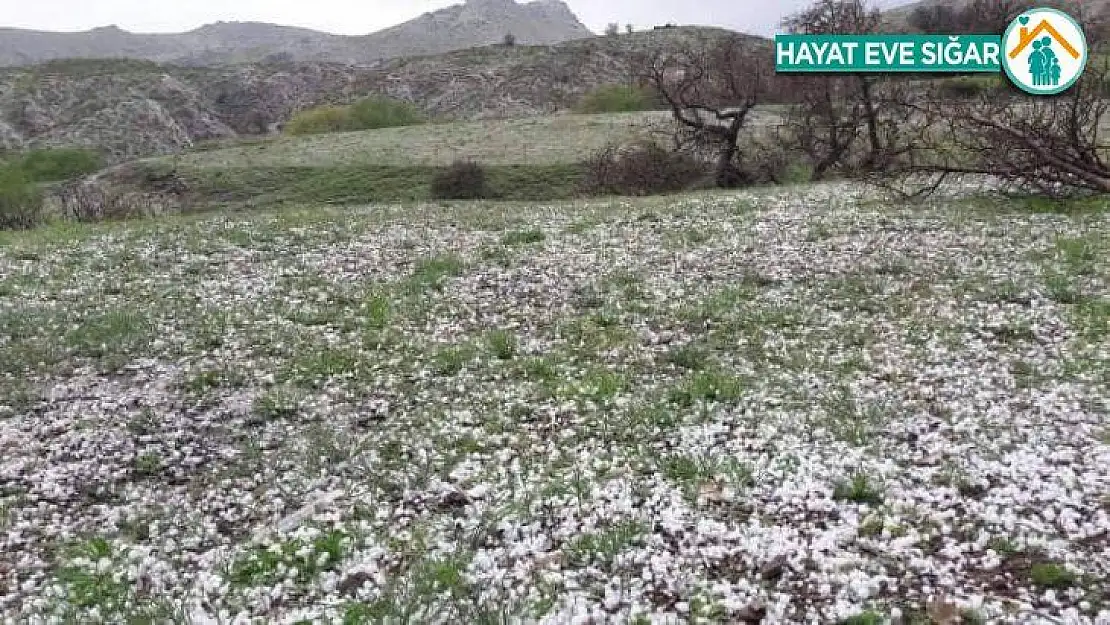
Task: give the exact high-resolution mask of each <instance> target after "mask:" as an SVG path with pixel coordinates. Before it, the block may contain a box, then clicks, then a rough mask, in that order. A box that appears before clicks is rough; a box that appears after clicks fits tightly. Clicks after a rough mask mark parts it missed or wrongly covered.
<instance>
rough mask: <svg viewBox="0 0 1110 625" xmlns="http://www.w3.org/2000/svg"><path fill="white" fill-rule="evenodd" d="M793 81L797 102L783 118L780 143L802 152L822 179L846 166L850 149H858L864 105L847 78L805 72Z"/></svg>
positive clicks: (851, 151) (817, 177)
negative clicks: (804, 74)
mask: <svg viewBox="0 0 1110 625" xmlns="http://www.w3.org/2000/svg"><path fill="white" fill-rule="evenodd" d="M793 82H794V83H795V84H794V85H792V89H791V91H792V92H793V93H794V94H795V97H797V98H798V99H799V102H798V103H797V104H795V105H794V106H791V107H790V109H789V110H788V112H787V114H786V116H785V118H784V120H783V127H782V129H781V138H782V143H783V144H785V145H787V146H789V147H791V148H794V149H797V150H799V151H800V152H801V153H803V154H805V156H806V158H808V159H809V162H810V164H811V166H812V167H813V179H814V180H821V179H822V178H825V177H826V176H827V175H828V174H830V173H831V172H832V171H833V170H834V169H836V168H843V167H845V166H847V165H848V162H849V161H850V159H851V157H852V154H853V151H858V150H855V148H857V147H858V144H859V141H860V138H861V135H862V126H863V123H862V122H863V109H862V107H861V106H860V104H859V101H858V99H856V98H855V97H854V94H853V93H852V90H853V87H854V83H853V82H852V80H851V79H849V78H843V77H837V76H807V77H804V78H799V79H796V80H794V81H793Z"/></svg>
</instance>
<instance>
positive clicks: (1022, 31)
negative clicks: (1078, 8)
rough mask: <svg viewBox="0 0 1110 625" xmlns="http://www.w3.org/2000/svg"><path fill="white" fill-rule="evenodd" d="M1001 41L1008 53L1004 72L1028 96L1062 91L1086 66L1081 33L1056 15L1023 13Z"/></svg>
mask: <svg viewBox="0 0 1110 625" xmlns="http://www.w3.org/2000/svg"><path fill="white" fill-rule="evenodd" d="M1031 24H1036V25H1035V26H1032V27H1030V25H1031ZM1003 39H1004V42H1003V43H1004V45H1005V46H1006V50H1007V51H1008V52H1007V54H1006V63H1005V69H1006V72H1007V73H1008V74H1010V77H1011V78H1013V79H1014V82H1015V83H1016V84H1017V85H1018V86H1019V87H1021V88H1022V89H1025V90H1026V91H1029V92H1031V93H1038V94H1045V95H1049V94H1053V93H1060V92H1061V91H1064V90H1065V89H1067V88H1068V87H1070V86H1071V85H1072V84H1074V82H1075V80H1076V79H1077V78H1078V77H1079V74H1080V73H1082V71H1083V68H1084V66H1085V65H1086V63H1087V42H1086V38H1085V37H1084V35H1083V29H1082V28H1081V27H1080V26H1079V24H1078V23H1077V22H1076V21H1075V20H1073V19H1072V18H1071V17H1070V16H1068V15H1066V14H1064V13H1061V12H1059V11H1055V10H1052V9H1035V10H1033V11H1031V12H1029V13H1026V14H1025V15H1022V16H1021V17H1019V18H1018V19H1017V20H1015V21H1014V23H1013V24H1012V25H1011V26H1010V29H1009V30H1008V31H1007V33H1006V36H1005V37H1004V38H1003Z"/></svg>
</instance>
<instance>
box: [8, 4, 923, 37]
mask: <svg viewBox="0 0 1110 625" xmlns="http://www.w3.org/2000/svg"><path fill="white" fill-rule="evenodd" d="M460 1H461V0H184V1H182V0H0V26H14V27H18V28H35V29H39V30H61V31H72V30H87V29H89V28H94V27H97V26H108V25H112V24H114V25H117V26H119V27H120V28H123V29H125V30H130V31H132V32H181V31H185V30H189V29H192V28H196V27H197V26H201V25H203V24H207V23H211V22H215V21H221V20H222V21H259V22H271V23H275V24H284V25H289V26H304V27H307V28H315V29H317V30H324V31H328V32H333V33H341V34H347V35H364V34H366V33H370V32H373V31H375V30H380V29H382V28H385V27H387V26H391V25H393V24H397V23H400V22H403V21H405V20H408V19H411V18H414V17H416V16H418V15H420V14H421V13H425V12H427V11H434V10H435V9H440V8H443V7H446V6H450V5H452V4H458V3H459V2H460ZM901 1H902V2H904V1H905V0H901ZM807 3H808V1H807V0H603V1H602V0H569V1H568V4H569V5H570V7H571V9H572V10H574V12H575V13H577V14H578V17H579V18H580V19H581V20H582V21H583V22H585V24H586V26H588V27H589V28H591V29H592V30H594V31H596V32H601V31H602V30H604V28H605V25H606V24H608V23H609V22H620V23H621V24H625V23H629V22H631V23H632V24H634V25H636V26H637V27H640V28H644V27H650V26H652V25H654V24H664V23H667V22H676V23H679V24H711V25H717V26H725V27H728V28H733V29H736V30H742V31H745V32H751V33H759V34H771V33H773V32H774V31H775V29H776V27H777V25H778V23H779V20H781V19H782V17H783V16H785V15H787V14H789V13H791V12H792V11H795V10H797V9H798V8H799V7H801V6H804V5H806V4H807ZM898 3H899V0H883V4H887V5H893V4H898Z"/></svg>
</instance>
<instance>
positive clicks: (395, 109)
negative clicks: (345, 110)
mask: <svg viewBox="0 0 1110 625" xmlns="http://www.w3.org/2000/svg"><path fill="white" fill-rule="evenodd" d="M424 121H425V120H424V116H423V115H421V114H420V111H418V110H416V107H415V106H413V105H412V104H409V103H408V102H401V101H400V100H391V99H390V98H386V97H382V96H371V97H369V98H366V99H365V100H360V101H359V102H356V103H355V104H354V105H352V106H351V123H352V124H354V126H355V129H356V130H373V129H375V128H395V127H397V126H414V125H416V124H422V123H424Z"/></svg>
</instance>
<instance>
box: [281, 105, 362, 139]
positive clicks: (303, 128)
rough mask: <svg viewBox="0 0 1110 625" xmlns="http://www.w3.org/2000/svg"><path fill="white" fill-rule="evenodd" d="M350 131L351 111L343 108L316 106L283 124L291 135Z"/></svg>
mask: <svg viewBox="0 0 1110 625" xmlns="http://www.w3.org/2000/svg"><path fill="white" fill-rule="evenodd" d="M345 130H351V111H350V109H349V108H347V107H345V106H318V107H316V108H310V109H305V110H303V111H301V112H300V113H297V114H296V115H294V116H293V119H290V120H289V122H288V123H286V124H285V132H287V133H288V134H291V135H315V134H321V133H325V132H343V131H345Z"/></svg>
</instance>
